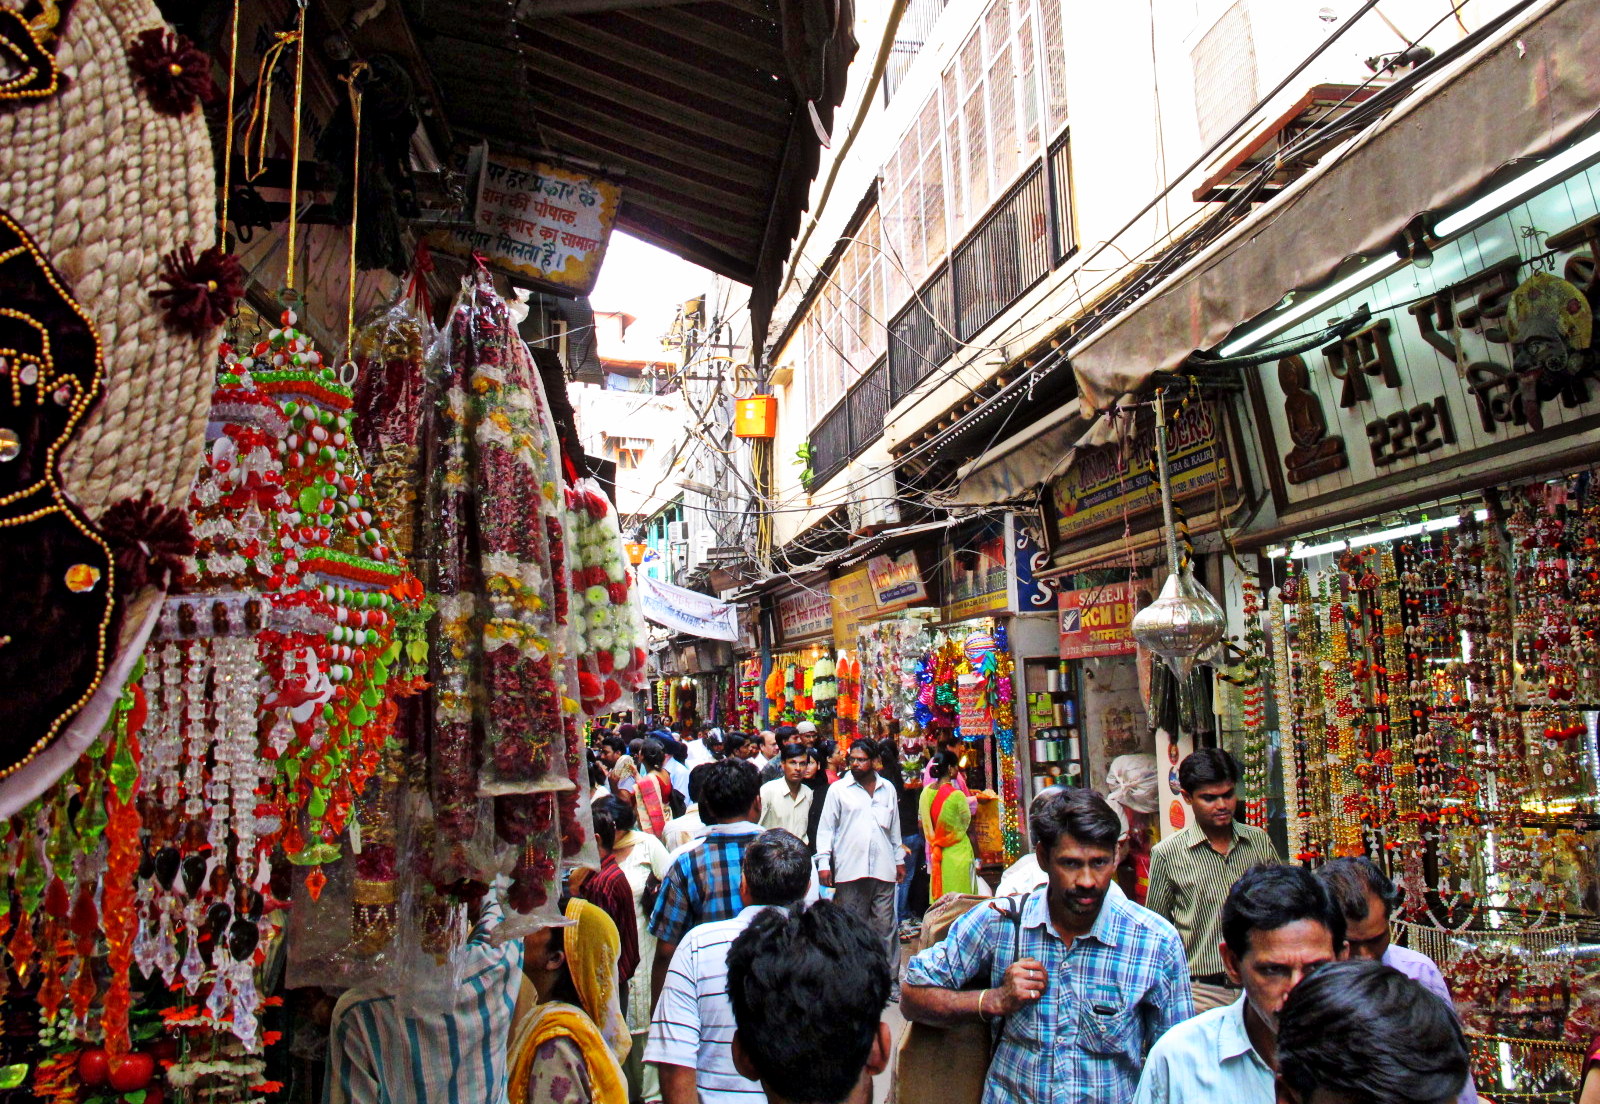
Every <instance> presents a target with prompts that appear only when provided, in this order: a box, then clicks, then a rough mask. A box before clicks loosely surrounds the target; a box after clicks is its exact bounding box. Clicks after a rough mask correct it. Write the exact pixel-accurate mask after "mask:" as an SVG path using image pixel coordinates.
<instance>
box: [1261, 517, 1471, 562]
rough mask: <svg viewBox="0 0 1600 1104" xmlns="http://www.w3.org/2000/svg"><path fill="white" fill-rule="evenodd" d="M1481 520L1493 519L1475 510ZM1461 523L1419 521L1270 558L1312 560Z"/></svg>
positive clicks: (1269, 553) (1271, 553)
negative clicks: (1315, 557) (1331, 553)
mask: <svg viewBox="0 0 1600 1104" xmlns="http://www.w3.org/2000/svg"><path fill="white" fill-rule="evenodd" d="M1472 516H1473V517H1474V518H1476V519H1477V520H1478V521H1487V520H1489V511H1488V510H1477V511H1474V513H1473V515H1472ZM1460 524H1461V517H1460V515H1459V514H1450V515H1449V516H1448V517H1440V518H1430V519H1428V520H1426V521H1419V522H1416V523H1415V524H1413V525H1397V526H1395V527H1394V528H1393V529H1380V530H1379V531H1378V532H1376V533H1357V534H1356V535H1355V536H1352V537H1347V538H1345V539H1344V540H1336V541H1328V542H1326V543H1324V544H1295V545H1293V546H1292V547H1289V548H1272V549H1268V550H1267V558H1268V559H1272V560H1278V559H1282V558H1283V557H1284V556H1288V557H1289V558H1290V559H1291V560H1309V559H1310V558H1311V557H1313V556H1326V555H1327V554H1328V553H1330V552H1343V551H1344V550H1345V549H1347V548H1362V547H1365V546H1366V545H1369V544H1381V543H1383V542H1384V541H1393V540H1401V539H1403V538H1405V537H1419V536H1421V535H1423V534H1424V533H1437V532H1438V531H1439V530H1441V529H1454V528H1456V527H1457V526H1459V525H1460Z"/></svg>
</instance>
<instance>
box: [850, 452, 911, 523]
mask: <svg viewBox="0 0 1600 1104" xmlns="http://www.w3.org/2000/svg"><path fill="white" fill-rule="evenodd" d="M845 482H846V484H847V485H848V486H851V487H854V488H855V493H854V494H852V495H851V496H850V500H849V502H848V503H846V505H845V509H846V512H847V513H848V514H849V517H850V531H851V532H852V533H865V532H867V531H869V530H870V531H876V530H878V529H883V528H886V527H888V526H890V525H898V524H900V501H899V498H898V495H899V491H900V486H899V484H898V483H897V482H896V481H895V477H894V469H893V468H892V467H889V468H885V469H884V470H882V471H879V472H874V471H873V470H872V466H871V465H868V464H863V463H861V462H859V461H856V460H852V461H850V463H848V464H846V465H845Z"/></svg>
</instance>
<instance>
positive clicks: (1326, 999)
mask: <svg viewBox="0 0 1600 1104" xmlns="http://www.w3.org/2000/svg"><path fill="white" fill-rule="evenodd" d="M1278 1069H1279V1071H1280V1076H1281V1077H1282V1078H1283V1082H1284V1084H1286V1085H1288V1086H1289V1087H1290V1088H1292V1089H1293V1090H1294V1091H1295V1092H1297V1093H1298V1094H1299V1095H1300V1098H1301V1099H1302V1100H1310V1099H1311V1096H1312V1094H1313V1093H1315V1092H1316V1091H1317V1090H1318V1089H1322V1090H1324V1091H1325V1092H1326V1093H1327V1094H1328V1095H1330V1096H1336V1097H1338V1098H1339V1099H1341V1100H1347V1101H1350V1102H1351V1104H1445V1102H1446V1101H1453V1100H1455V1099H1456V1097H1457V1096H1458V1095H1459V1094H1460V1092H1461V1089H1462V1086H1463V1085H1465V1084H1466V1081H1467V1074H1468V1072H1469V1071H1470V1063H1469V1060H1468V1052H1467V1042H1466V1039H1465V1038H1464V1037H1463V1036H1462V1034H1461V1025H1460V1024H1459V1023H1458V1022H1457V1021H1456V1017H1455V1013H1454V1012H1453V1011H1451V1009H1450V1008H1449V1006H1448V1005H1446V1004H1445V1002H1444V1001H1442V1000H1440V999H1439V998H1438V997H1437V996H1436V995H1435V994H1433V993H1430V992H1428V990H1427V989H1425V988H1423V987H1422V986H1421V985H1419V984H1418V983H1417V982H1415V981H1413V980H1411V979H1410V978H1408V977H1406V976H1405V975H1404V974H1402V973H1400V971H1398V970H1396V969H1393V968H1392V967H1389V966H1385V965H1383V963H1381V962H1370V961H1366V960H1363V959H1351V960H1349V961H1347V962H1330V963H1328V964H1326V965H1324V966H1321V967H1318V968H1317V969H1316V970H1314V971H1312V972H1311V973H1310V974H1309V975H1307V977H1306V978H1305V979H1304V980H1303V981H1301V982H1300V984H1299V985H1297V986H1295V988H1294V991H1293V992H1291V993H1290V994H1289V999H1288V1001H1287V1002H1285V1004H1284V1006H1283V1011H1282V1012H1280V1013H1279V1014H1278Z"/></svg>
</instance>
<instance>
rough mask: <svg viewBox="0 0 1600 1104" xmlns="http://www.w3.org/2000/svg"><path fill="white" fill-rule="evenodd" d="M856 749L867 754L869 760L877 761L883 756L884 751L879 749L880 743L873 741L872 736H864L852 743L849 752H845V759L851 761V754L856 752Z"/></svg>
mask: <svg viewBox="0 0 1600 1104" xmlns="http://www.w3.org/2000/svg"><path fill="white" fill-rule="evenodd" d="M856 748H860V749H861V750H862V751H864V752H866V753H867V758H869V759H874V760H875V759H877V758H878V756H880V755H882V754H883V752H882V750H881V749H880V748H879V747H878V741H876V740H874V739H872V738H871V737H870V736H862V737H860V738H858V739H857V740H855V741H854V742H853V743H851V745H850V748H849V751H846V752H845V758H846V759H849V757H850V752H851V751H855V750H856Z"/></svg>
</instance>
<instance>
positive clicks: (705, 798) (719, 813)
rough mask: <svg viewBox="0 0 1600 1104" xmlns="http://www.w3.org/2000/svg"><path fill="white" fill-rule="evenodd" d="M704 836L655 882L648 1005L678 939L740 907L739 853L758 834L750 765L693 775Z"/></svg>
mask: <svg viewBox="0 0 1600 1104" xmlns="http://www.w3.org/2000/svg"><path fill="white" fill-rule="evenodd" d="M695 789H696V796H697V797H698V798H699V801H700V818H701V820H703V821H704V822H705V823H706V825H707V831H706V834H705V835H704V836H701V837H700V838H699V839H697V840H694V841H693V842H691V843H690V844H689V845H688V846H687V847H686V848H684V849H683V850H682V851H680V852H679V853H678V855H677V857H676V858H675V859H674V860H673V863H672V868H671V869H670V870H668V871H667V876H666V877H665V878H663V879H662V880H661V892H660V893H658V894H657V895H656V907H655V911H654V912H652V913H651V914H650V931H651V933H652V934H653V935H654V936H655V937H656V940H657V942H656V957H655V961H654V962H653V963H652V964H651V977H650V1000H651V1002H652V1003H654V1002H655V1001H656V1000H658V999H660V997H661V987H662V985H663V984H665V982H666V980H667V968H668V967H670V966H671V965H672V956H673V953H674V952H676V951H677V949H678V943H679V942H680V941H682V939H683V937H684V934H685V933H686V932H688V930H689V929H690V928H693V927H695V926H696V925H699V924H707V923H710V922H711V921H713V920H729V919H732V918H733V917H735V916H737V915H739V910H740V909H742V908H743V907H744V905H743V904H742V903H741V902H740V900H739V876H740V874H741V872H742V871H743V868H744V849H745V848H746V847H748V846H750V843H751V841H752V840H754V839H755V838H756V837H757V836H759V835H760V834H761V826H760V825H759V824H758V823H756V822H757V821H758V820H760V819H761V779H760V773H759V772H758V771H757V770H756V768H755V766H754V765H752V764H751V763H750V762H748V761H747V760H744V759H719V760H718V761H717V762H715V763H707V764H704V765H702V766H701V767H700V768H699V769H697V770H696V772H695Z"/></svg>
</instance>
